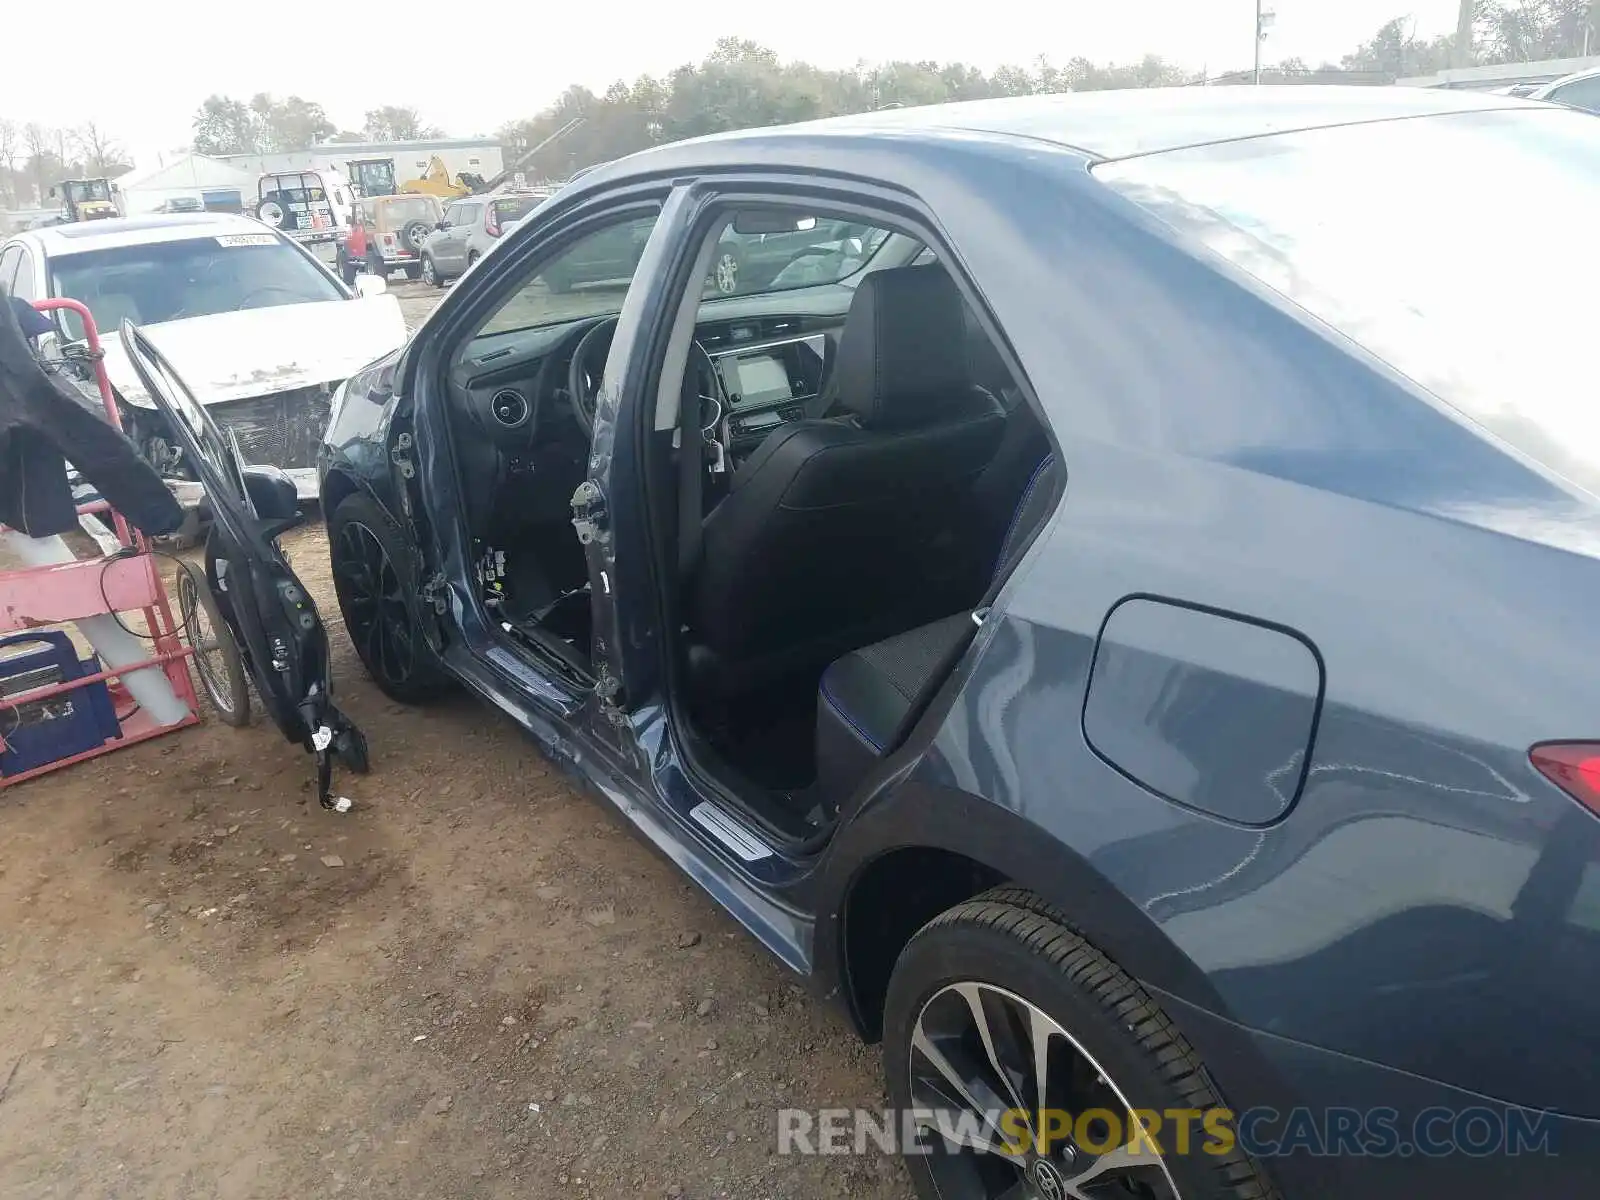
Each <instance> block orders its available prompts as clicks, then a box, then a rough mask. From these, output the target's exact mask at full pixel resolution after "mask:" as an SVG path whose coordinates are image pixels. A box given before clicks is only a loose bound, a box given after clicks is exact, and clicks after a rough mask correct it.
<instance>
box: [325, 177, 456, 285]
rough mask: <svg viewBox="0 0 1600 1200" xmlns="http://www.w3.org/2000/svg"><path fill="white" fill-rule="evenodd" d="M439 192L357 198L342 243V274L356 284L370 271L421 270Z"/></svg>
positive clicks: (409, 272)
mask: <svg viewBox="0 0 1600 1200" xmlns="http://www.w3.org/2000/svg"><path fill="white" fill-rule="evenodd" d="M439 217H440V208H439V200H438V198H437V197H436V196H416V195H413V196H367V197H365V198H363V199H360V200H357V201H356V204H355V212H354V215H353V216H352V218H351V221H350V231H349V233H347V234H346V235H345V239H344V241H343V242H341V243H340V244H339V250H338V255H337V261H338V268H339V275H340V277H341V278H342V279H343V280H344V281H345V282H346V283H348V284H354V283H355V281H356V274H357V273H358V272H360V271H367V272H368V273H370V274H372V275H377V276H381V277H387V276H388V274H389V272H390V271H393V270H395V269H396V268H401V269H403V270H404V271H405V273H406V278H407V279H415V278H417V277H418V276H419V275H421V274H422V266H421V254H422V247H423V244H424V243H425V242H427V240H428V238H429V237H430V236H431V235H432V233H433V231H434V227H435V226H436V225H438V223H439Z"/></svg>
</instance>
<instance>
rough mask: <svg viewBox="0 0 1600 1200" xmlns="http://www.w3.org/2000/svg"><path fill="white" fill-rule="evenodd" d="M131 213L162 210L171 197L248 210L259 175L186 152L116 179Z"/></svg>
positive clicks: (222, 208)
mask: <svg viewBox="0 0 1600 1200" xmlns="http://www.w3.org/2000/svg"><path fill="white" fill-rule="evenodd" d="M116 183H117V187H118V188H120V189H121V191H122V203H123V208H124V210H125V211H126V212H127V213H128V215H129V216H132V215H133V214H135V213H149V212H159V211H160V210H161V207H162V205H164V204H165V203H166V202H167V201H169V200H188V199H193V200H198V201H199V202H200V203H201V204H202V205H203V206H204V207H205V208H206V209H208V210H209V211H211V212H240V211H249V208H248V206H250V205H252V204H254V202H255V195H256V177H255V176H254V175H253V174H250V173H249V172H246V171H241V170H240V169H239V168H238V167H236V166H233V165H232V164H231V163H227V162H224V161H222V160H221V159H217V158H207V157H206V156H205V155H203V154H185V155H183V156H182V157H180V158H177V159H174V160H173V161H172V162H170V163H168V164H166V165H165V166H157V167H154V168H149V169H144V170H140V169H137V168H136V169H134V170H132V171H129V172H128V173H127V174H125V175H120V176H118V177H117V180H116Z"/></svg>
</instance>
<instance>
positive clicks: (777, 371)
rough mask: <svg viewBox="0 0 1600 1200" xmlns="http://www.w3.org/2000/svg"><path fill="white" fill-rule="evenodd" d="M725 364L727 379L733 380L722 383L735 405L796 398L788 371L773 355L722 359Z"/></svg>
mask: <svg viewBox="0 0 1600 1200" xmlns="http://www.w3.org/2000/svg"><path fill="white" fill-rule="evenodd" d="M722 364H723V371H724V373H725V376H726V375H731V376H733V378H732V379H727V378H724V380H723V382H724V383H725V384H727V385H728V390H729V391H731V392H732V393H733V394H734V396H733V402H734V403H735V404H737V405H739V406H740V407H743V406H745V405H747V404H768V403H771V402H773V401H776V400H788V399H789V398H790V397H791V396H792V395H793V394H794V393H793V390H792V389H791V388H790V386H789V371H788V368H787V367H785V366H784V365H783V361H782V360H781V359H778V358H776V357H774V356H772V355H770V354H751V355H743V354H741V355H739V356H738V357H736V358H725V359H723V360H722ZM730 368H731V369H730Z"/></svg>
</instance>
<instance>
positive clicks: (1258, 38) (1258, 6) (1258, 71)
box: [1256, 0, 1261, 87]
mask: <svg viewBox="0 0 1600 1200" xmlns="http://www.w3.org/2000/svg"><path fill="white" fill-rule="evenodd" d="M1256 86H1257V87H1260V86H1261V0H1256Z"/></svg>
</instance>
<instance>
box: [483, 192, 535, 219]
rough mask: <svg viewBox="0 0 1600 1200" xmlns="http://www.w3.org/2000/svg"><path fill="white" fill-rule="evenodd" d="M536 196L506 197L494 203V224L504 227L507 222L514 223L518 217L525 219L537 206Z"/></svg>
mask: <svg viewBox="0 0 1600 1200" xmlns="http://www.w3.org/2000/svg"><path fill="white" fill-rule="evenodd" d="M539 200H540V197H538V196H507V197H505V198H504V199H501V200H496V201H495V202H494V216H495V223H496V224H499V225H504V224H505V223H506V222H507V221H515V220H516V219H517V218H518V217H525V216H527V215H528V214H529V213H531V212H532V211H533V210H534V209H535V208H537V207H538V206H539Z"/></svg>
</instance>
